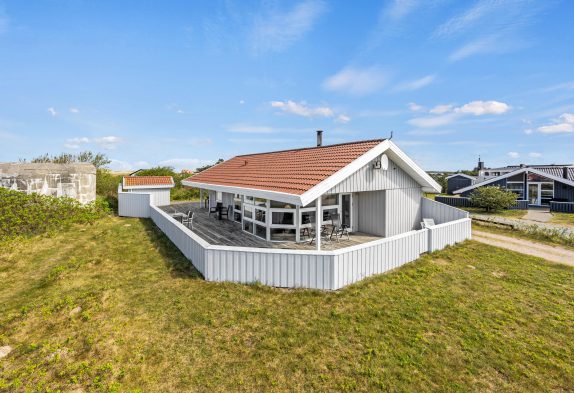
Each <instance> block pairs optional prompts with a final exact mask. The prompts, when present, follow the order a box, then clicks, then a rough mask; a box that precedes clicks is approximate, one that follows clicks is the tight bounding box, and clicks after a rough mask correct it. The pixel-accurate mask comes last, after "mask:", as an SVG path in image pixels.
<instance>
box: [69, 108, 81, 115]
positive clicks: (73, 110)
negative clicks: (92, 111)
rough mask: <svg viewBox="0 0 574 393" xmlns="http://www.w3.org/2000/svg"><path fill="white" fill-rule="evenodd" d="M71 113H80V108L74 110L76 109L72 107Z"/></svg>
mask: <svg viewBox="0 0 574 393" xmlns="http://www.w3.org/2000/svg"><path fill="white" fill-rule="evenodd" d="M69 111H70V113H74V114H78V113H80V110H79V109H78V108H74V107H71V108H70V109H69Z"/></svg>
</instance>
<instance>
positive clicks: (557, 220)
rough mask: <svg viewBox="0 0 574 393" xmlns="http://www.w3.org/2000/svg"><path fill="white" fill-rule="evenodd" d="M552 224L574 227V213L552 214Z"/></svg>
mask: <svg viewBox="0 0 574 393" xmlns="http://www.w3.org/2000/svg"><path fill="white" fill-rule="evenodd" d="M550 222H551V223H552V224H560V225H566V226H572V227H574V213H554V212H553V213H552V220H550Z"/></svg>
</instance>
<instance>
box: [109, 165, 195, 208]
mask: <svg viewBox="0 0 574 393" xmlns="http://www.w3.org/2000/svg"><path fill="white" fill-rule="evenodd" d="M136 175H137V176H171V177H173V182H174V183H175V187H173V188H172V189H171V193H170V194H171V199H172V200H174V201H189V200H193V199H199V190H198V189H197V188H186V187H184V186H183V185H182V184H181V181H182V180H185V179H187V178H188V177H189V176H190V175H189V174H188V173H177V172H175V170H174V169H173V168H172V167H170V166H156V167H153V168H150V169H143V170H141V171H139V172H138V173H137V174H136ZM116 186H117V185H116Z"/></svg>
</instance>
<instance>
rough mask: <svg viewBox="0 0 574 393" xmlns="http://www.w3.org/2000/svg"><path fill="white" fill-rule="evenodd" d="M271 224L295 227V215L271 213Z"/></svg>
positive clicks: (290, 213)
mask: <svg viewBox="0 0 574 393" xmlns="http://www.w3.org/2000/svg"><path fill="white" fill-rule="evenodd" d="M271 224H278V225H295V214H294V213H292V212H273V213H271Z"/></svg>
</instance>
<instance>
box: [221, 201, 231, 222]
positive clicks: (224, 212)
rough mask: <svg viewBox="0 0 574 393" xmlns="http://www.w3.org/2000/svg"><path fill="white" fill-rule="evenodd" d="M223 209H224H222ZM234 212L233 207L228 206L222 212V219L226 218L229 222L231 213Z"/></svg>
mask: <svg viewBox="0 0 574 393" xmlns="http://www.w3.org/2000/svg"><path fill="white" fill-rule="evenodd" d="M222 209H223V207H222ZM232 210H233V206H231V205H229V206H227V209H226V210H221V217H223V216H225V218H226V219H228V220H229V214H230V213H229V212H230V211H232Z"/></svg>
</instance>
